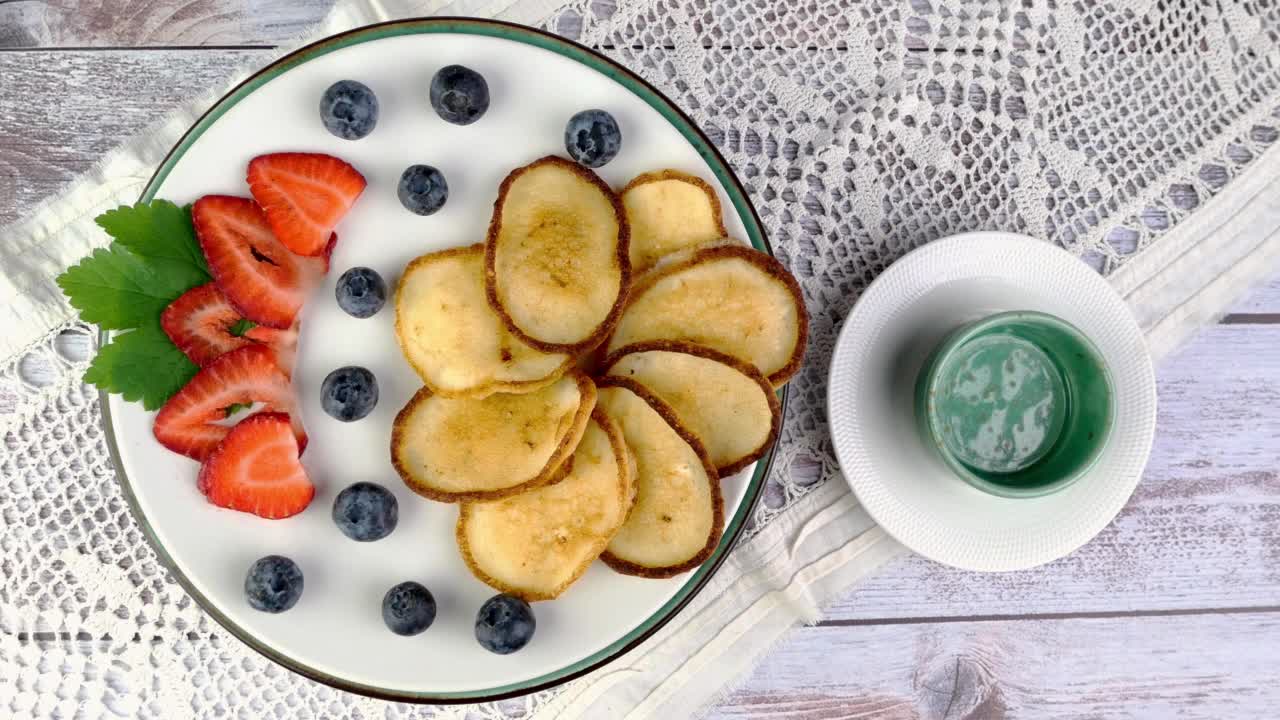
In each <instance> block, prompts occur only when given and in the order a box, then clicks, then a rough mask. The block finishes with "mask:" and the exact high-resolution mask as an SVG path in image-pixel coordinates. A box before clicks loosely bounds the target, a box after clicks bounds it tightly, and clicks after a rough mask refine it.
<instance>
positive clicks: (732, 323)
mask: <svg viewBox="0 0 1280 720" xmlns="http://www.w3.org/2000/svg"><path fill="white" fill-rule="evenodd" d="M808 332H809V316H808V314H807V313H806V312H805V307H804V300H803V298H802V296H801V294H800V285H799V284H798V283H796V279H795V278H794V277H792V276H791V273H789V272H787V269H786V268H784V267H783V266H782V263H780V262H778V261H777V260H775V259H773V258H772V257H769V256H768V255H766V254H764V253H762V252H759V251H758V250H753V249H751V248H747V247H742V246H740V245H713V246H710V247H701V248H694V249H690V250H684V251H681V252H678V253H676V254H674V255H669V256H667V257H666V258H664V259H663V260H662V261H661V262H659V263H658V264H657V265H656V266H654V267H653V269H651V270H649V271H648V272H647V273H644V274H643V275H641V276H640V277H639V278H637V279H636V283H635V285H634V286H632V288H631V294H630V295H629V296H628V298H627V307H626V309H625V310H624V311H623V313H622V318H621V319H619V320H618V326H617V327H616V328H615V329H614V332H613V336H612V337H611V338H610V339H609V342H608V344H607V345H606V352H607V353H608V354H610V355H612V354H613V353H615V352H617V351H618V349H620V348H622V347H623V346H625V345H632V344H635V343H640V342H648V341H651V340H677V341H684V342H691V343H695V344H697V345H704V346H706V347H709V348H712V349H713V350H719V351H721V352H723V353H726V354H728V355H732V356H733V357H736V358H738V359H739V360H742V361H744V362H748V363H751V364H752V365H755V366H756V368H758V369H759V370H760V372H761V373H762V374H764V376H765V377H767V378H769V382H770V383H772V384H773V386H774V387H780V386H782V385H783V384H784V383H786V381H787V380H789V379H790V378H791V376H793V375H795V374H796V372H797V371H799V369H800V361H801V359H802V358H803V357H804V346H805V340H806V336H807V335H808Z"/></svg>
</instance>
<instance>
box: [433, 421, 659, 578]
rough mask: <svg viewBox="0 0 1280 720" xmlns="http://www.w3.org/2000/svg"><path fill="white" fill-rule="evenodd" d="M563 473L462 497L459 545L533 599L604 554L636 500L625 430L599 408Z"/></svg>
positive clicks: (474, 567) (479, 573)
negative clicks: (490, 498) (491, 496)
mask: <svg viewBox="0 0 1280 720" xmlns="http://www.w3.org/2000/svg"><path fill="white" fill-rule="evenodd" d="M565 464H566V465H572V467H573V469H572V470H570V471H569V473H568V475H567V476H566V477H565V478H564V480H562V481H560V482H558V483H555V484H554V485H546V486H544V487H540V488H537V489H536V490H529V491H528V492H523V493H520V494H519V495H516V496H514V497H509V498H506V499H504V500H497V501H494V502H485V503H463V504H462V506H461V508H460V509H459V513H458V525H457V537H458V549H459V551H461V553H462V559H463V560H464V561H465V562H466V563H467V567H469V568H471V572H472V573H473V574H475V576H476V577H477V578H479V579H480V581H481V582H483V583H485V584H486V585H488V586H490V587H492V588H494V589H495V590H498V591H499V592H505V593H510V594H512V595H515V596H516V597H519V598H523V599H524V600H527V601H530V602H532V601H534V600H551V599H554V598H556V597H558V596H559V595H560V594H561V593H562V592H564V591H565V589H566V588H568V587H569V586H570V585H571V584H573V582H574V581H576V580H577V579H578V578H579V577H581V576H582V573H584V572H586V569H587V566H589V565H590V564H591V563H592V561H594V560H595V559H596V558H598V557H600V553H602V552H604V549H605V547H606V546H607V545H608V544H609V541H610V540H612V539H613V536H614V535H615V534H616V533H617V532H618V529H619V528H620V527H622V523H623V521H624V520H626V518H627V513H628V512H629V511H630V509H631V505H632V502H633V500H634V490H635V487H634V485H633V483H632V479H631V476H630V475H629V474H628V473H629V470H628V459H627V448H626V445H625V444H624V443H623V440H622V431H621V429H619V428H618V426H617V424H616V423H614V422H613V421H612V420H610V419H609V417H608V416H607V415H605V414H604V412H603V411H601V410H600V408H596V409H595V411H594V412H592V414H591V421H590V422H589V423H587V429H586V431H585V432H584V433H583V434H582V441H581V442H580V443H578V447H577V449H576V450H574V453H573V457H571V458H570V459H569V460H568V461H567V462H566V463H565Z"/></svg>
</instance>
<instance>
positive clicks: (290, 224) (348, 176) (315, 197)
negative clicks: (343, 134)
mask: <svg viewBox="0 0 1280 720" xmlns="http://www.w3.org/2000/svg"><path fill="white" fill-rule="evenodd" d="M248 179H249V192H250V193H252V194H253V199H254V200H257V201H258V204H259V205H261V206H262V209H263V210H264V211H265V212H266V214H267V222H268V223H270V224H271V229H272V231H274V232H275V234H276V237H278V238H280V242H282V243H284V245H285V247H287V248H289V249H290V250H292V251H294V252H296V253H298V254H299V255H320V254H322V253H323V252H324V249H325V245H326V244H327V243H328V242H329V238H330V237H331V236H332V235H333V229H334V228H335V227H336V226H337V225H338V222H339V221H341V220H342V218H343V216H344V215H346V214H347V211H348V210H350V209H351V206H352V205H353V204H355V201H356V198H358V197H360V193H362V192H364V188H365V186H366V184H367V183H366V182H365V179H364V176H363V175H361V174H360V173H359V172H357V171H356V169H355V168H353V167H351V165H349V164H348V163H346V162H343V161H342V160H339V159H338V158H336V157H333V156H330V155H320V154H316V153H275V154H273V155H262V156H259V157H256V158H254V159H253V160H252V161H251V162H250V163H249V178H248Z"/></svg>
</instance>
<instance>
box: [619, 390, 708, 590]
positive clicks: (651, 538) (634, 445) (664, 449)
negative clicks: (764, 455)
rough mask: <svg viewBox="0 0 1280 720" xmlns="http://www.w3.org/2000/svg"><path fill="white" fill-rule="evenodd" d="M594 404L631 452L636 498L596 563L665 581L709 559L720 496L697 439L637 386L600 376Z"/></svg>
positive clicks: (629, 573)
mask: <svg viewBox="0 0 1280 720" xmlns="http://www.w3.org/2000/svg"><path fill="white" fill-rule="evenodd" d="M599 393H600V407H601V408H602V409H603V410H604V412H605V413H606V414H607V415H608V416H609V417H611V418H613V420H614V421H616V422H617V423H618V425H619V426H620V427H621V428H622V437H623V439H624V440H626V443H627V447H628V448H629V449H630V450H631V452H632V453H634V455H635V462H636V500H635V505H634V506H633V507H632V509H631V513H630V515H628V516H627V521H626V522H625V523H623V525H622V528H621V529H620V530H618V533H617V535H615V536H614V537H613V540H612V541H610V542H609V547H608V549H607V550H606V551H605V553H604V554H603V555H601V556H600V558H601V559H602V560H604V562H605V563H606V564H608V565H609V567H611V568H613V569H614V570H617V571H618V572H620V573H623V574H626V575H638V576H641V577H650V578H666V577H672V576H674V575H679V574H680V573H682V572H685V571H687V570H690V569H692V568H695V567H697V566H699V565H701V564H702V563H703V561H705V560H706V559H707V558H708V557H710V556H711V553H712V551H713V550H714V549H715V546H716V543H717V542H719V540H720V534H721V533H722V532H723V531H724V498H723V497H722V496H721V494H720V482H719V480H718V478H717V476H716V469H715V466H714V465H712V464H711V459H710V458H708V457H707V453H706V451H705V450H703V449H702V444H701V443H700V442H699V441H698V439H697V438H696V437H694V436H693V434H692V433H690V432H689V431H688V430H686V429H684V428H683V427H681V426H680V423H679V420H678V419H677V418H676V416H675V413H674V411H672V409H671V408H670V407H669V406H668V405H667V404H666V403H664V402H662V401H661V400H659V399H658V398H657V397H655V396H654V395H653V393H651V392H649V391H648V390H646V389H645V388H644V387H643V386H641V385H640V384H639V383H636V382H634V381H632V380H628V379H626V378H620V377H608V378H604V379H603V380H601V381H600V390H599Z"/></svg>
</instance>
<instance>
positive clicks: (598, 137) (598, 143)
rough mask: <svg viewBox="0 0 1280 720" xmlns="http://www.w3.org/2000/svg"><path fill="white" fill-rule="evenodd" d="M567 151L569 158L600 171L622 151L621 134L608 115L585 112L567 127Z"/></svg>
mask: <svg viewBox="0 0 1280 720" xmlns="http://www.w3.org/2000/svg"><path fill="white" fill-rule="evenodd" d="M564 147H565V149H566V150H568V151H569V157H571V158H573V159H574V160H576V161H578V162H580V163H582V164H583V165H586V166H587V167H589V168H598V167H600V166H601V165H604V164H605V163H607V162H609V161H610V160H612V159H613V158H614V156H616V155H617V154H618V151H619V150H621V149H622V131H621V130H619V129H618V121H616V120H614V119H613V116H612V115H610V114H609V113H607V112H605V111H603V110H583V111H582V112H580V113H578V114H577V115H574V116H573V117H571V118H569V124H568V125H565V126H564Z"/></svg>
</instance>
